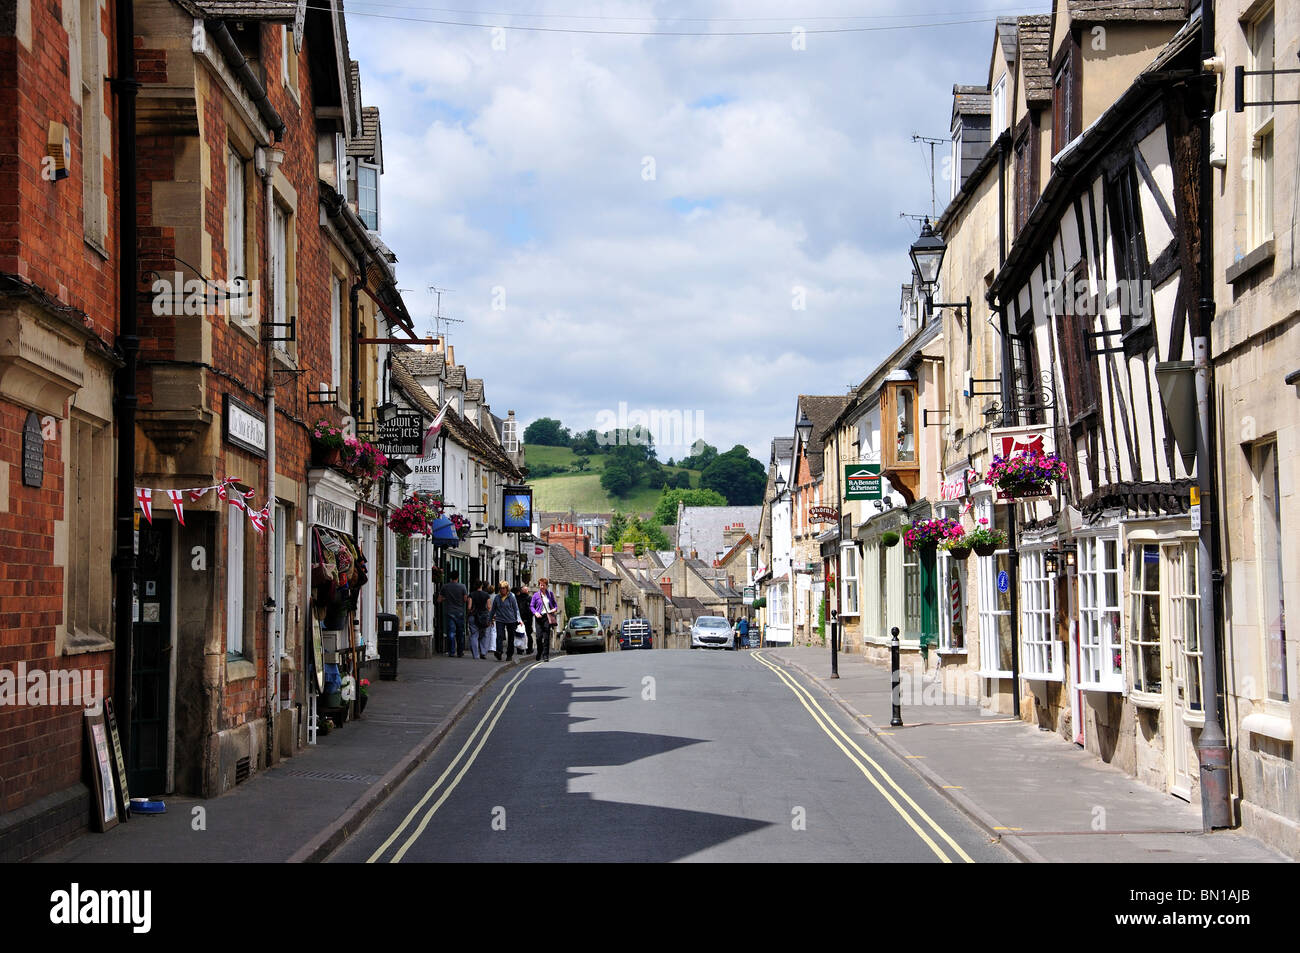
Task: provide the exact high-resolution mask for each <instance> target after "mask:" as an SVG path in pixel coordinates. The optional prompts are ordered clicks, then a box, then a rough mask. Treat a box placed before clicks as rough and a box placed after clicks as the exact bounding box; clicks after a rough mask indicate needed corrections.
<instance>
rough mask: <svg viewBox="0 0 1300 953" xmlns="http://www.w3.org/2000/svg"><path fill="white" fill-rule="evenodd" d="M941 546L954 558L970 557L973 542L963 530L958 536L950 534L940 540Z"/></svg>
mask: <svg viewBox="0 0 1300 953" xmlns="http://www.w3.org/2000/svg"><path fill="white" fill-rule="evenodd" d="M939 548H940V549H942V550H943V551H944V552H945V553H947V554H948V555H949V556H951V557H952V558H953V559H968V558H969V557H970V551H971V543H970V540H969V539H968V538H967V536H966V533H965V532H962V533H960V534H959V535H957V536H949V537H948V538H947V539H945V540H943V541H942V542H940V543H939Z"/></svg>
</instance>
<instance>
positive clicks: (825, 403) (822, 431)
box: [795, 394, 852, 480]
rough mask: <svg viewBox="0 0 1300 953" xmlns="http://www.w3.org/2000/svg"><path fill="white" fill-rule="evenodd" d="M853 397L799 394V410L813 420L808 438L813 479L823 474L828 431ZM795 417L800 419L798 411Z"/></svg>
mask: <svg viewBox="0 0 1300 953" xmlns="http://www.w3.org/2000/svg"><path fill="white" fill-rule="evenodd" d="M851 399H852V397H851V396H850V395H848V394H846V395H844V396H843V397H828V396H820V395H815V394H800V395H799V408H798V410H799V411H802V412H803V413H805V414H807V415H808V419H809V420H811V421H812V424H813V429H812V436H811V437H809V438H808V448H807V451H806V452H807V455H808V469H809V470H810V471H811V472H812V475H813V479H815V480H820V479H821V475H822V463H823V461H822V447H823V446H825V443H826V431H827V430H829V429H830V427H831V425H832V424H833V423H835V418H837V417H839V415H840V414H842V413H843V412H844V408H845V407H847V406H848V405H849V401H850V400H851ZM795 419H796V420H798V419H799V413H798V411H796V413H795Z"/></svg>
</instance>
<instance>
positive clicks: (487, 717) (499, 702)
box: [366, 665, 535, 864]
mask: <svg viewBox="0 0 1300 953" xmlns="http://www.w3.org/2000/svg"><path fill="white" fill-rule="evenodd" d="M534 667H535V666H534V665H529V666H528V667H527V668H525V669H524V670H523V671H522V672H519V673H518V674H517V675H515V676H514V678H512V679H510V681H509V682H507V683H506V686H505V688H503V689H502V690H501V691H500V692H499V693H498V694H497V697H496V698H495V699H493V701H492V704H491V705H489V706H488V710H487V711H486V712H484V713H483V717H482V718H480V719H479V722H478V724H477V725H475V726H474V730H473V731H472V732H470V735H469V737H468V738H466V739H465V743H464V744H463V745H461V749H460V751H458V752H456V757H454V758H452V759H451V763H450V764H448V765H447V767H446V769H445V770H444V771H443V772H442V774H441V775H439V776H438V780H437V781H434V782H433V784H431V785H430V786H429V790H427V791H425V792H424V797H422V798H420V800H419V803H417V804H416V805H415V807H413V808H411V810H410V812H409V813H408V814H407V815H406V817H405V818H404V819H403V820H402V823H401V824H399V825H398V826H397V830H395V831H393V833H391V834H389V835H388V839H387V840H386V841H384V842H383V843H382V844H380V845H379V848H378V849H377V850H376V851H375V852H374V853H373V854H371V855H370V856H369V857H368V858H366V863H367V864H373V863H375V862H376V861H377V860H379V858H380V857H382V856H383V855H384V853H385V852H386V851H387V850H388V848H390V847H392V846H393V843H394V842H395V841H396V840H397V839H398V838H399V837H401V836H402V832H403V831H405V830H406V828H407V827H408V826H410V824H411V822H412V821H413V820H415V817H416V815H417V814H419V813H420V809H421V808H423V807H424V805H426V804H427V803H429V798H431V797H433V795H434V794H435V793H436V792H437V790H438V788H440V787H442V784H443V782H444V781H446V780H447V778H448V777H449V776H450V775H451V773H452V772H453V771H456V766H457V765H458V764H460V762H461V760H462V759H463V758H465V753H466V752H467V751H469V757H468V759H467V760H465V764H464V766H463V767H461V769H460V770H459V771H457V772H456V776H455V777H454V778H452V781H451V783H450V784H449V785H447V788H446V790H444V791H443V792H442V795H441V796H440V797H439V798H438V800H437V801H435V802H434V803H433V807H431V808H429V810H428V811H426V812H425V815H424V817H423V818H421V820H420V823H419V824H418V825H417V826H416V828H415V830H414V831H412V832H411V835H410V836H409V837H408V838H406V840H405V841H403V843H402V846H401V848H400V849H399V850H398V851H397V853H395V854H393V856H392V857H391V858H390V859H389V861H388V862H389V863H390V864H396V863H400V862H401V860H402V858H403V857H405V856H406V852H407V851H408V850H410V849H411V846H412V845H413V844H414V843H415V842H416V841H417V840H419V838H420V835H421V834H423V833H424V829H425V828H426V827H428V826H429V822H430V821H431V820H433V815H434V814H436V813H438V808H440V807H442V805H443V804H444V803H446V801H447V798H449V797H451V792H452V791H454V790H456V785H458V784H460V779H461V778H463V777H464V776H465V772H467V771H468V770H469V769H470V767H471V765H473V764H474V759H475V758H477V757H478V753H479V752H480V751H482V750H483V745H485V744H486V743H487V740H488V737H489V736H490V735H491V734H492V729H494V728H495V727H496V725H497V721H498V720H499V719H500V718H501V713H502V712H503V711H505V710H506V705H508V704H510V699H511V698H513V697H514V694H515V692H516V691H517V690H518V689H519V686H520V684H521V683H522V682H523V680H524V679H525V678H527V677H528V674H529V673H530V672H531V671H532V670H533V668H534ZM484 725H486V726H487V728H486V730H484ZM479 732H482V737H481V738H479V737H478V736H479ZM475 738H478V744H474V739H475ZM471 746H473V748H474V750H473V751H470V747H471Z"/></svg>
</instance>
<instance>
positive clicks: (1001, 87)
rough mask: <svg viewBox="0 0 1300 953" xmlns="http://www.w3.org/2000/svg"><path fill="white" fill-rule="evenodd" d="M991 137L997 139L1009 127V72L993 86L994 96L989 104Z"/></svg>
mask: <svg viewBox="0 0 1300 953" xmlns="http://www.w3.org/2000/svg"><path fill="white" fill-rule="evenodd" d="M989 122H990V126H989V137H990V138H991V139H996V138H997V137H998V136H1000V135H1002V130H1003V129H1005V128H1006V127H1007V74H1006V73H1003V74H1002V76H1001V77H999V78H998V81H997V84H996V85H995V86H994V87H993V98H992V100H991V101H990V104H989Z"/></svg>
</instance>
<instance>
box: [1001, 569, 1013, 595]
mask: <svg viewBox="0 0 1300 953" xmlns="http://www.w3.org/2000/svg"><path fill="white" fill-rule="evenodd" d="M1010 588H1011V577H1010V576H1008V575H1007V571H1006V570H1005V569H1000V570H998V592H1006V591H1007V590H1008V589H1010Z"/></svg>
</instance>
